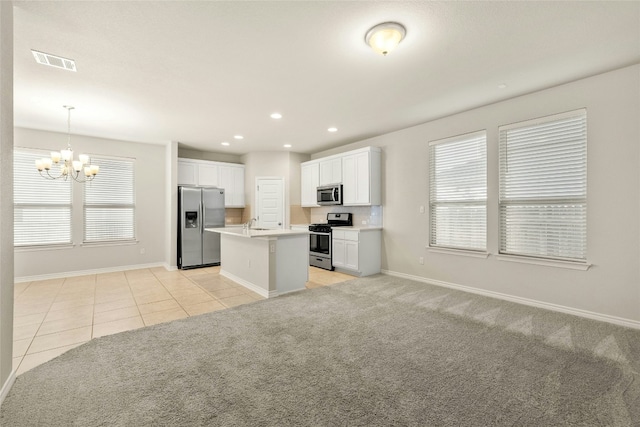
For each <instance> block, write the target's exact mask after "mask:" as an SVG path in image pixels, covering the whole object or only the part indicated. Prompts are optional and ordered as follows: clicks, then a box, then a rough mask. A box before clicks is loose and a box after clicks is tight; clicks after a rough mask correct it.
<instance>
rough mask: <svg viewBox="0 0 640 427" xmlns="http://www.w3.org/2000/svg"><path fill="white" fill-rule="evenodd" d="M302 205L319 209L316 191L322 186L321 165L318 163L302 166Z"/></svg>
mask: <svg viewBox="0 0 640 427" xmlns="http://www.w3.org/2000/svg"><path fill="white" fill-rule="evenodd" d="M300 169H301V173H300V177H301V179H300V204H301V205H302V207H318V206H319V205H318V197H317V192H316V189H317V188H318V186H319V185H320V164H319V163H318V162H316V161H311V162H304V163H302V164H301V165H300Z"/></svg>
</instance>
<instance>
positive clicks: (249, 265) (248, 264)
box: [247, 259, 251, 268]
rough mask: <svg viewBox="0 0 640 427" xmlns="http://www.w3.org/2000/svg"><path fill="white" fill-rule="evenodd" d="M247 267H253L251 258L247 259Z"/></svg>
mask: <svg viewBox="0 0 640 427" xmlns="http://www.w3.org/2000/svg"><path fill="white" fill-rule="evenodd" d="M247 268H251V260H250V259H248V260H247Z"/></svg>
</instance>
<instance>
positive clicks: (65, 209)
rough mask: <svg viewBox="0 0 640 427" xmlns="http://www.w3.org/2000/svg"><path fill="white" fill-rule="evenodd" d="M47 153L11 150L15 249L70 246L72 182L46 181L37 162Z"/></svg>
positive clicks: (47, 153)
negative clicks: (39, 246) (38, 168)
mask: <svg viewBox="0 0 640 427" xmlns="http://www.w3.org/2000/svg"><path fill="white" fill-rule="evenodd" d="M49 154H50V153H49V152H44V151H35V150H26V149H19V148H16V149H15V150H14V151H13V202H14V210H13V220H14V246H16V247H24V246H38V245H65V244H66V245H68V244H71V182H70V181H64V180H62V179H58V180H49V179H45V178H43V177H42V176H40V174H39V173H38V171H37V169H36V167H35V161H36V159H41V158H43V157H48V156H49Z"/></svg>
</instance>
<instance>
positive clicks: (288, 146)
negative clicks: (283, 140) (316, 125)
mask: <svg viewBox="0 0 640 427" xmlns="http://www.w3.org/2000/svg"><path fill="white" fill-rule="evenodd" d="M283 147H284V148H291V144H284V145H283Z"/></svg>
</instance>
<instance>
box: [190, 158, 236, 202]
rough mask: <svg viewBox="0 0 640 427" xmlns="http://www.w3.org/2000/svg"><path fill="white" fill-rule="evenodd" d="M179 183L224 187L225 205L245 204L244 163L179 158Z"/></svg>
mask: <svg viewBox="0 0 640 427" xmlns="http://www.w3.org/2000/svg"><path fill="white" fill-rule="evenodd" d="M178 185H197V186H202V187H219V188H224V190H225V207H227V208H242V207H244V206H245V202H244V165H241V164H236V163H224V162H213V161H208V160H196V159H178Z"/></svg>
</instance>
